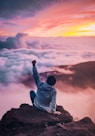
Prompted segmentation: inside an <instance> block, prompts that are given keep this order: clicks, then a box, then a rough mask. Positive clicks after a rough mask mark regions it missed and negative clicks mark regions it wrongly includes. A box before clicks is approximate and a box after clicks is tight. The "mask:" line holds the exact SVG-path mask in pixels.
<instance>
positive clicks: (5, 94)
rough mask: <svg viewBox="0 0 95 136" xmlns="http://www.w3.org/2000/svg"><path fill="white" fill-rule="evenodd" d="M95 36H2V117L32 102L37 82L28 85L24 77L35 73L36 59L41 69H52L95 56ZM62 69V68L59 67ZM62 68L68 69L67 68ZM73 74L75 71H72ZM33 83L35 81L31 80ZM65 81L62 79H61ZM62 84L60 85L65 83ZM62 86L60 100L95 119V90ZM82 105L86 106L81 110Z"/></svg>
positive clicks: (79, 114) (71, 108)
mask: <svg viewBox="0 0 95 136" xmlns="http://www.w3.org/2000/svg"><path fill="white" fill-rule="evenodd" d="M94 45H95V40H94V38H93V37H88V38H85V37H82V38H81V37H79V38H69V37H68V38H62V37H57V38H56V37H55V38H53V37H52V38H50V37H48V38H41V37H40V38H39V37H29V36H28V35H26V34H17V35H16V36H15V37H8V38H7V39H4V40H2V38H1V40H0V103H1V106H0V117H2V115H3V114H4V113H5V112H6V111H7V110H9V109H10V108H12V107H18V106H19V105H20V104H21V103H29V104H31V101H30V98H29V91H30V90H31V89H36V88H35V86H31V87H30V86H25V84H24V83H23V80H25V79H26V80H27V76H28V75H29V76H32V64H31V61H32V60H34V59H35V60H37V68H38V71H39V72H46V71H52V70H54V69H55V66H60V65H73V64H77V63H80V62H87V61H94V60H95V47H94ZM57 70H58V71H60V69H57ZM61 72H63V73H65V74H66V73H67V74H68V72H69V74H70V72H71V71H66V70H65V69H63V70H62V71H61ZM71 74H73V73H72V72H71ZM31 84H32V83H31ZM61 84H62V83H61ZM61 84H60V86H61ZM60 88H61V87H59V88H58V97H57V102H58V103H59V104H61V105H63V106H64V107H65V108H66V109H68V110H69V111H70V112H71V113H72V115H74V117H78V118H82V117H83V116H87V115H88V116H90V117H92V119H93V120H94V119H95V118H94V117H95V116H94V115H95V111H94V110H93V105H94V104H95V101H94V97H95V91H93V89H91V88H88V89H87V91H85V93H84V91H83V90H79V88H77V90H78V91H77V92H78V93H73V92H74V91H73V90H74V89H75V88H71V87H69V86H68V87H67V86H66V87H65V89H67V90H71V93H70V91H67V92H69V93H66V91H64V89H63V88H62V90H63V91H62V90H61V89H60ZM81 109H82V110H81Z"/></svg>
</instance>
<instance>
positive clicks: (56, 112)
mask: <svg viewBox="0 0 95 136" xmlns="http://www.w3.org/2000/svg"><path fill="white" fill-rule="evenodd" d="M54 114H57V115H60V114H62V113H61V112H60V111H55V112H54Z"/></svg>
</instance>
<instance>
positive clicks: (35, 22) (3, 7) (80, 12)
mask: <svg viewBox="0 0 95 136" xmlns="http://www.w3.org/2000/svg"><path fill="white" fill-rule="evenodd" d="M17 33H27V34H29V35H31V36H34V37H35V36H36V37H39V36H42V37H51V36H52V37H55V36H57V37H58V36H62V37H63V36H66V37H67V36H95V0H14V1H12V0H1V1H0V36H15V35H16V34H17Z"/></svg>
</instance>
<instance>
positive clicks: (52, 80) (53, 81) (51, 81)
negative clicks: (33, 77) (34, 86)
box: [47, 76, 56, 86]
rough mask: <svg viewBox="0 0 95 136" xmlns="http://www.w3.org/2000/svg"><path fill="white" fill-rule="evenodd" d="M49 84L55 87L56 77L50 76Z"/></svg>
mask: <svg viewBox="0 0 95 136" xmlns="http://www.w3.org/2000/svg"><path fill="white" fill-rule="evenodd" d="M47 83H48V84H49V85H51V86H53V85H55V83H56V79H55V77H54V76H48V78H47Z"/></svg>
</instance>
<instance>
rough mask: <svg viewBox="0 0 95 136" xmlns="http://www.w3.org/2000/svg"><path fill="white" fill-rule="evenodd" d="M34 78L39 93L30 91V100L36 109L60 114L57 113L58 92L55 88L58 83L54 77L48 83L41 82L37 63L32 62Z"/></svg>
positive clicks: (49, 78)
mask: <svg viewBox="0 0 95 136" xmlns="http://www.w3.org/2000/svg"><path fill="white" fill-rule="evenodd" d="M32 65H33V77H34V80H35V83H36V86H37V93H35V92H34V91H30V98H31V100H32V103H33V105H34V106H35V107H37V108H38V109H40V110H43V111H47V112H48V113H55V114H60V113H59V112H57V111H56V90H55V88H54V87H53V86H54V85H55V83H56V79H55V77H54V76H49V77H48V78H47V81H46V83H44V82H41V81H40V78H39V74H38V72H37V69H36V61H35V60H33V61H32Z"/></svg>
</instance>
